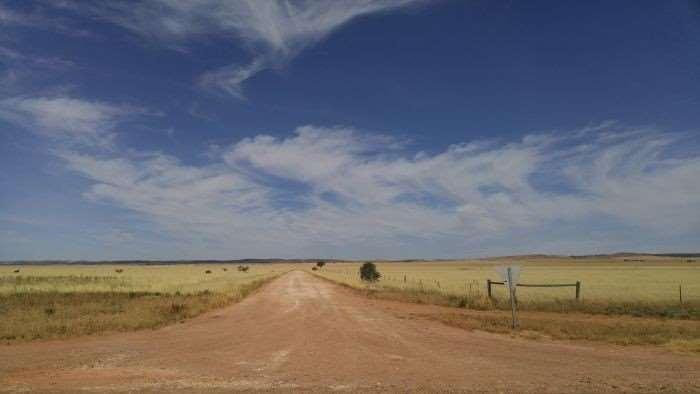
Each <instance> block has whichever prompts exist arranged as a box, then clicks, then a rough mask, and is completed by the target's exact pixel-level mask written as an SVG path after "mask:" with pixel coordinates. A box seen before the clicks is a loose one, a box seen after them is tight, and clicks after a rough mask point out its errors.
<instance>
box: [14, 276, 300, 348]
mask: <svg viewBox="0 0 700 394" xmlns="http://www.w3.org/2000/svg"><path fill="white" fill-rule="evenodd" d="M290 269H292V266H291V265H288V264H286V265H285V264H269V265H262V264H261V265H252V266H251V268H250V270H249V271H248V272H239V271H238V270H237V269H236V266H235V265H223V264H220V265H214V264H212V265H157V266H136V265H122V266H116V265H81V266H75V265H57V266H13V267H8V266H2V267H0V316H2V318H1V319H0V340H2V341H4V342H14V341H23V340H35V339H46V338H65V337H71V336H78V335H86V334H95V333H100V332H105V331H129V330H135V329H144V328H155V327H160V326H162V325H165V324H168V323H173V322H178V321H182V320H184V319H187V318H191V317H194V316H197V315H199V314H201V313H203V312H206V311H209V310H211V309H214V308H219V307H222V306H225V305H228V304H230V303H232V302H236V301H238V300H240V299H242V298H243V297H245V296H246V295H247V294H249V293H250V292H251V291H253V290H254V289H255V288H257V287H259V286H260V285H262V284H263V283H265V282H266V281H267V280H270V279H271V278H274V277H276V276H278V275H280V274H282V273H284V272H287V271H289V270H290ZM16 270H19V272H15V271H16ZM118 271H119V272H118ZM207 271H209V272H210V273H206V272H207Z"/></svg>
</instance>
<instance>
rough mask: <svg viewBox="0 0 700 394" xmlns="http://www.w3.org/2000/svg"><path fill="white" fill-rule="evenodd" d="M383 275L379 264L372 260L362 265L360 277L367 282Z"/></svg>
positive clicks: (371, 281)
mask: <svg viewBox="0 0 700 394" xmlns="http://www.w3.org/2000/svg"><path fill="white" fill-rule="evenodd" d="M381 277H382V274H380V273H379V271H377V266H376V265H374V263H373V262H371V261H367V262H365V263H364V264H362V267H360V279H362V280H363V281H365V282H370V283H373V282H376V281H378V280H379V278H381Z"/></svg>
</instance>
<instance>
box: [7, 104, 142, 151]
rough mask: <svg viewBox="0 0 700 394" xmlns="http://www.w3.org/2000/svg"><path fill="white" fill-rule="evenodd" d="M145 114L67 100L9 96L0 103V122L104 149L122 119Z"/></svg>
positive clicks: (112, 137)
mask: <svg viewBox="0 0 700 394" xmlns="http://www.w3.org/2000/svg"><path fill="white" fill-rule="evenodd" d="M145 113H148V112H147V111H145V110H143V109H136V108H132V107H128V106H123V105H113V104H108V103H104V102H100V101H87V100H82V99H75V98H70V97H13V98H7V99H4V100H0V119H2V120H5V121H8V122H12V123H15V124H17V125H19V126H21V127H23V128H25V129H27V130H29V131H31V132H34V133H37V134H42V135H46V136H49V137H52V138H54V139H58V140H62V141H65V142H70V143H80V144H88V145H95V146H108V145H109V144H111V142H112V140H113V139H114V133H113V130H114V127H115V126H116V125H117V124H118V122H119V121H122V120H124V118H127V117H130V116H134V115H139V114H145Z"/></svg>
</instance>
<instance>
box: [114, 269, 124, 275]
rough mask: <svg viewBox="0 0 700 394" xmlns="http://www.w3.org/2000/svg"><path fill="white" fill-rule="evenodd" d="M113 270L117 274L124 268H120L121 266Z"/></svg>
mask: <svg viewBox="0 0 700 394" xmlns="http://www.w3.org/2000/svg"><path fill="white" fill-rule="evenodd" d="M114 272H116V273H118V274H121V273H122V272H124V270H123V269H121V268H117V269H115V270H114Z"/></svg>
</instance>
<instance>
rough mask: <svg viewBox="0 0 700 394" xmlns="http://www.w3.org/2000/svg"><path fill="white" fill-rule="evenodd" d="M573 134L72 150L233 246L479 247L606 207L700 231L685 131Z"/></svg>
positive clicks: (146, 201) (133, 199)
mask: <svg viewBox="0 0 700 394" xmlns="http://www.w3.org/2000/svg"><path fill="white" fill-rule="evenodd" d="M563 135H565V136H561V135H557V134H539V135H531V136H527V137H525V138H523V139H521V140H518V141H514V142H510V143H505V144H498V143H494V142H479V141H477V142H472V143H465V144H458V145H454V146H451V147H449V148H448V149H446V150H445V151H443V152H439V153H435V154H427V153H417V154H416V153H410V152H409V151H407V150H405V149H397V148H396V146H395V145H394V144H392V143H391V139H390V138H388V137H384V136H376V135H375V136H373V135H370V134H367V133H361V132H358V131H355V130H352V129H347V128H338V127H335V128H324V127H316V126H304V127H300V128H298V129H297V130H296V131H295V132H294V134H293V135H291V136H289V137H287V138H275V137H272V136H263V135H261V136H257V137H255V138H249V139H244V140H241V141H239V142H237V143H235V144H233V145H231V146H230V147H228V148H227V149H225V150H224V152H222V154H221V156H220V157H219V158H215V159H213V160H212V161H211V162H210V163H209V164H206V165H201V166H192V165H185V164H182V163H181V162H179V161H178V160H177V159H176V158H174V157H171V156H167V155H162V154H150V155H145V156H144V155H139V156H124V155H121V156H109V157H107V156H95V155H85V154H78V153H75V152H70V151H68V152H63V153H62V157H63V158H64V159H65V160H66V162H67V163H68V166H69V168H70V169H71V170H73V171H76V172H78V173H80V174H82V175H83V176H84V177H86V178H87V179H89V180H91V182H93V185H92V186H91V188H90V189H89V190H88V191H86V193H85V195H86V197H87V198H89V199H91V200H92V201H95V202H102V203H108V204H115V205H117V206H120V207H123V208H127V209H130V210H132V211H134V212H138V213H139V214H141V215H143V216H144V217H147V218H150V219H151V220H153V221H154V222H155V223H157V224H158V225H160V226H161V227H162V228H164V229H165V230H167V231H168V232H169V233H171V234H174V235H175V236H177V237H180V238H181V239H183V240H187V241H188V242H195V243H196V242H204V243H207V244H208V245H216V248H217V250H218V251H219V252H220V254H221V255H225V256H231V255H232V254H233V255H235V256H271V255H284V256H303V255H311V254H319V253H320V252H319V251H324V250H334V251H335V252H336V253H337V254H339V255H343V256H345V257H363V256H366V255H367V254H368V253H370V252H368V251H377V250H391V252H390V253H389V254H390V255H391V256H393V257H401V256H406V254H403V253H402V252H401V251H402V250H410V251H415V247H416V245H423V246H426V245H433V244H442V243H444V244H451V245H452V246H453V247H454V243H455V242H463V245H464V249H463V250H464V252H463V253H465V254H467V253H468V251H469V248H470V247H474V246H475V245H477V244H478V243H479V242H482V241H485V240H494V239H496V240H497V239H507V236H508V234H510V233H512V232H513V231H529V230H531V231H533V232H538V231H545V232H546V231H547V229H550V230H551V229H552V228H555V227H552V226H555V225H556V224H557V223H562V222H564V223H586V222H587V221H589V220H591V219H592V218H597V217H602V218H605V220H609V221H612V222H614V223H619V224H620V225H622V226H631V227H634V228H636V229H638V231H641V232H646V233H651V234H668V233H678V234H690V233H692V232H697V231H698V230H700V217H698V215H697V212H700V197H699V196H700V184H698V182H697V178H698V176H699V175H700V155H698V154H697V153H696V154H695V155H687V154H686V155H684V156H679V155H676V154H675V153H674V152H675V149H676V148H677V147H678V144H680V143H682V140H681V138H682V136H681V135H673V134H668V133H665V134H664V133H659V132H656V131H654V130H650V129H633V130H631V129H625V128H621V127H619V126H615V125H612V124H606V125H603V126H600V127H597V128H589V129H587V130H583V131H579V132H571V133H565V134H563ZM459 240H462V241H459ZM545 241H546V242H548V243H549V244H554V243H555V242H556V241H559V242H561V241H562V240H556V239H554V240H553V239H548V240H544V239H543V240H542V242H545ZM584 241H585V239H584ZM460 250H461V249H460ZM432 253H435V252H434V251H433V252H432ZM407 254H408V253H407Z"/></svg>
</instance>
